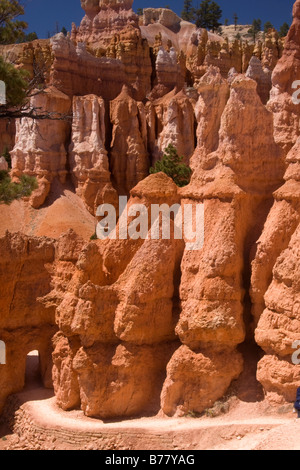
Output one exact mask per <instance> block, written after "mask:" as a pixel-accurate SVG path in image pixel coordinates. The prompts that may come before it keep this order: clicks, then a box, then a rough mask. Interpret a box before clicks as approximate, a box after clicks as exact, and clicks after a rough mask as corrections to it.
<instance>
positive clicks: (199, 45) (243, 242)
mask: <svg viewBox="0 0 300 470" xmlns="http://www.w3.org/2000/svg"><path fill="white" fill-rule="evenodd" d="M81 3H82V6H83V9H84V10H85V13H86V14H85V17H84V18H83V20H82V22H81V24H80V26H79V27H76V26H75V25H74V26H73V28H72V33H71V35H70V37H65V36H63V35H62V34H59V35H57V36H55V37H54V38H52V39H51V40H50V41H45V42H39V41H35V42H34V43H32V44H30V45H18V46H16V47H11V46H6V47H4V48H2V54H5V55H6V57H8V58H10V59H11V60H14V61H15V62H17V63H18V66H19V67H25V68H27V70H28V71H29V72H30V73H32V74H33V73H34V68H33V64H37V63H40V64H42V65H43V67H44V72H45V76H44V78H45V81H46V83H47V88H46V89H45V91H43V92H42V93H39V94H37V95H36V96H35V97H34V98H32V102H31V105H32V106H36V107H41V108H42V109H43V110H46V111H48V112H51V113H53V114H55V115H56V116H57V117H60V118H61V117H62V116H64V117H67V119H58V120H46V121H38V120H35V121H30V120H28V119H21V120H18V121H16V123H14V125H13V126H11V127H6V128H5V127H4V126H2V128H1V135H2V134H4V135H5V139H4V141H5V142H7V145H8V146H9V148H10V150H11V155H12V176H13V178H15V179H17V178H19V177H20V176H21V175H22V174H24V173H25V174H30V175H34V176H36V177H37V179H38V182H39V188H38V189H37V190H36V191H35V192H34V193H33V194H32V196H31V197H30V198H29V199H28V200H23V201H16V202H14V203H13V204H12V206H10V207H6V206H3V205H1V206H0V213H1V215H2V218H1V223H0V234H1V236H2V238H1V245H0V248H1V250H2V251H3V253H2V258H1V259H2V262H1V264H0V279H1V286H2V287H1V294H2V295H1V302H2V303H3V307H2V315H1V319H0V321H1V325H0V339H2V340H4V341H5V342H6V343H7V364H6V365H1V366H0V368H1V369H2V370H3V375H1V379H0V380H1V381H2V380H3V381H4V382H3V383H5V386H3V387H0V398H1V400H0V406H1V407H3V405H4V401H5V399H6V397H7V396H8V395H9V394H11V393H13V392H15V391H17V390H20V389H21V388H22V386H23V383H24V367H25V365H24V364H25V362H24V361H25V359H24V358H25V356H24V355H26V354H27V352H29V351H30V350H32V349H38V350H39V352H40V357H41V372H42V376H43V378H44V379H45V383H46V385H47V386H49V385H51V380H50V378H49V370H50V368H51V367H52V361H53V368H52V380H53V386H54V390H55V394H56V400H57V403H58V405H59V406H60V407H61V408H63V409H64V410H71V409H73V408H76V407H79V406H80V407H81V408H82V410H83V411H84V413H85V414H86V415H87V416H93V417H98V418H102V419H109V418H120V417H130V416H134V415H146V414H153V413H157V412H158V411H159V410H160V411H161V413H163V414H165V415H168V416H174V415H176V416H182V415H186V414H188V413H201V412H203V411H204V410H205V409H206V408H208V407H210V406H211V405H212V404H213V403H214V402H215V401H216V400H218V399H220V398H222V396H224V394H225V393H226V391H227V390H228V388H229V386H230V384H231V383H232V382H233V381H234V380H235V379H237V378H238V377H239V376H240V374H241V373H242V372H243V370H245V367H246V365H247V364H245V361H247V357H248V356H247V355H245V357H243V355H242V353H241V351H242V350H243V348H241V345H243V346H245V345H246V344H248V343H250V342H254V340H255V341H256V345H257V348H258V347H260V348H261V355H262V356H263V357H262V358H261V360H260V361H259V364H258V368H257V379H258V381H259V382H260V383H261V384H262V386H263V388H264V391H265V393H266V395H267V397H268V398H269V399H271V400H273V401H274V400H275V401H277V402H278V401H293V398H294V395H295V390H296V388H297V385H299V380H300V372H299V371H300V369H299V367H300V366H299V365H296V364H293V362H292V359H291V356H292V353H293V352H294V351H293V347H292V343H293V341H295V340H298V339H299V340H300V337H299V334H300V332H299V312H298V310H299V309H298V292H299V289H298V283H299V282H298V280H299V276H298V266H297V259H298V248H297V247H298V238H299V233H298V232H299V230H298V224H299V195H298V194H299V191H298V183H299V180H300V173H299V158H298V153H299V152H298V150H299V145H300V144H299V135H300V132H299V115H300V109H299V105H296V104H295V103H294V102H293V100H292V93H293V89H292V83H293V82H294V81H295V80H297V78H298V79H299V78H300V77H297V73H298V65H299V64H298V61H299V58H298V56H299V50H300V35H299V21H300V14H299V11H300V1H299V0H297V1H296V3H295V6H294V21H293V25H292V27H291V29H290V32H289V34H288V36H287V39H286V42H285V47H284V49H283V44H282V43H281V41H280V39H279V38H278V37H277V36H276V34H275V32H274V31H271V32H270V33H269V34H268V35H266V38H265V41H264V43H257V44H255V45H251V44H248V43H245V42H239V41H237V40H235V41H234V42H230V41H229V40H227V39H224V38H222V37H220V36H216V35H212V34H211V33H208V32H207V31H205V30H197V29H196V28H195V26H194V25H192V24H190V23H187V22H184V21H182V20H181V19H180V18H178V16H177V15H175V14H174V13H173V12H171V11H170V10H167V9H158V10H155V9H146V10H145V11H144V17H143V19H142V20H140V21H139V19H138V17H137V15H135V13H134V12H133V10H132V1H131V0H124V1H121V2H117V1H113V0H111V1H108V0H100V1H99V0H95V1H88V2H85V1H82V2H81ZM278 59H279V60H278ZM292 71H293V72H292ZM170 143H171V144H173V145H174V146H176V148H177V150H178V152H179V154H180V155H182V156H183V157H184V160H185V162H186V163H187V164H189V165H190V166H191V168H192V170H193V174H192V179H191V182H190V184H189V185H188V186H186V187H185V188H181V189H179V188H178V187H177V186H176V185H175V183H174V182H173V181H172V180H171V179H169V178H168V177H167V176H166V175H165V174H162V173H160V174H156V175H151V176H148V175H149V168H150V166H151V165H153V164H154V163H155V162H156V161H157V160H158V159H159V158H160V157H161V156H162V154H163V152H164V149H165V148H166V147H167V146H168V145H169V144H170ZM118 196H129V200H128V203H127V206H126V208H125V211H128V213H129V214H130V211H131V210H132V208H133V206H134V205H135V204H143V206H144V207H145V208H147V209H150V207H151V205H154V204H159V205H161V204H168V205H169V206H172V205H173V204H178V205H181V207H183V208H184V207H185V205H186V204H191V205H195V204H204V217H205V236H204V245H203V247H202V248H201V249H198V250H196V251H191V250H190V249H189V245H188V244H187V243H186V242H185V241H184V240H177V239H172V237H171V239H170V240H165V239H158V240H157V239H151V236H150V232H149V230H150V225H149V224H148V227H147V230H146V232H147V233H148V232H149V233H148V235H149V236H148V237H147V238H146V239H138V240H132V239H122V237H119V239H118V237H117V238H116V239H113V238H109V239H106V240H96V241H91V240H90V237H91V235H93V233H94V230H95V225H96V222H97V221H96V218H95V217H94V216H95V214H96V211H97V207H98V206H99V205H101V204H105V203H110V204H114V206H115V207H116V208H117V207H118ZM132 215H133V214H132V213H131V217H128V221H127V225H126V227H127V228H129V227H130V224H131V223H132V222H133V218H132ZM148 222H150V220H149V221H148ZM171 225H172V229H173V222H172V223H171ZM5 229H8V230H9V231H10V232H11V233H9V232H7V233H5ZM16 232H19V233H16ZM116 233H117V234H120V233H122V226H121V221H119V222H118V225H117V227H116ZM45 235H47V237H43V236H45ZM173 238H174V237H173ZM21 337H22V339H20V338H21ZM37 338H38V339H37ZM51 341H52V345H51ZM51 352H52V353H53V354H52V356H51ZM20 358H22V359H20ZM1 383H2V382H1Z"/></svg>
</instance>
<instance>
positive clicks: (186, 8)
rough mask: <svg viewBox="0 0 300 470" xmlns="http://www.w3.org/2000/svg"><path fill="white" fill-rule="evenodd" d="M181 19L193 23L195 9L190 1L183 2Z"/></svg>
mask: <svg viewBox="0 0 300 470" xmlns="http://www.w3.org/2000/svg"><path fill="white" fill-rule="evenodd" d="M181 18H182V19H183V20H185V21H190V22H191V23H192V22H193V21H194V19H195V9H194V8H193V1H192V0H184V4H183V10H182V13H181Z"/></svg>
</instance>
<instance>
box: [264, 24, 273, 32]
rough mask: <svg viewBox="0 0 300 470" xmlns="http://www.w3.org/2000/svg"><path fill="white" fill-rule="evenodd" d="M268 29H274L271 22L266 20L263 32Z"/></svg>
mask: <svg viewBox="0 0 300 470" xmlns="http://www.w3.org/2000/svg"><path fill="white" fill-rule="evenodd" d="M269 29H274V26H273V25H272V23H270V21H267V22H266V23H265V24H264V33H265V34H267V32H268V31H269Z"/></svg>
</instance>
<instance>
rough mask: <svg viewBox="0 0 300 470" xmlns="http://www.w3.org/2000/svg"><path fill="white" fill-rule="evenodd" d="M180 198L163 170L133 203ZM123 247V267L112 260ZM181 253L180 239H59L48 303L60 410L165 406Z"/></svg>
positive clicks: (122, 412) (103, 412)
mask: <svg viewBox="0 0 300 470" xmlns="http://www.w3.org/2000/svg"><path fill="white" fill-rule="evenodd" d="M176 200H177V201H178V195H177V188H176V186H175V184H174V183H173V182H172V181H171V180H169V178H168V177H167V176H166V175H164V174H158V175H153V176H150V177H149V178H147V179H146V180H144V181H143V182H141V183H140V184H139V185H137V186H136V188H134V190H133V191H132V197H131V200H130V201H129V205H128V208H129V207H131V206H132V204H136V203H145V204H146V207H149V206H150V203H151V202H159V203H161V202H169V203H173V202H174V201H176ZM130 223H131V218H129V220H128V224H130ZM128 226H129V225H128ZM130 246H131V247H132V249H131V252H130ZM116 251H117V257H118V259H120V261H121V263H120V264H119V266H116V265H115V264H114V262H112V260H111V254H114V253H115V252H116ZM181 253H182V248H181V241H180V240H178V241H176V240H173V241H172V240H164V241H162V240H151V239H149V240H137V241H134V240H130V239H129V240H124V241H122V240H106V241H103V242H97V243H95V242H91V243H89V244H86V245H85V246H82V242H81V241H80V240H79V239H78V237H76V236H75V235H74V234H73V233H69V234H67V235H66V236H65V237H63V238H61V239H60V241H59V243H58V248H57V259H56V264H55V268H54V269H53V270H52V271H53V291H52V292H51V293H49V294H48V295H47V296H45V298H44V302H45V304H46V305H49V306H51V305H52V304H53V303H56V305H57V310H56V322H57V324H58V326H59V329H60V334H59V335H58V336H57V337H56V338H55V350H54V355H53V359H54V375H53V377H54V387H55V390H56V396H57V400H58V403H59V405H60V406H61V407H63V408H64V409H70V408H72V407H74V406H75V404H76V403H77V401H78V400H80V402H81V407H82V409H83V410H84V412H85V414H86V415H88V416H98V417H101V418H112V417H118V416H132V415H135V414H138V413H142V412H143V413H146V412H149V411H153V409H156V410H157V409H158V408H159V395H160V391H161V387H162V382H163V380H164V377H165V367H166V364H167V361H168V360H169V358H170V355H171V354H172V352H173V351H174V348H175V345H176V344H177V343H176V341H175V342H174V340H175V333H174V323H175V319H176V316H175V315H176V311H175V310H174V305H173V298H174V295H175V290H176V289H178V279H177V276H176V272H177V269H178V266H179V260H180V257H181ZM120 255H121V256H120ZM122 255H123V256H122ZM119 256H120V257H119ZM110 263H111V264H112V265H113V267H114V269H115V270H116V268H117V270H118V272H117V273H116V272H110V270H109V269H110ZM161 312H163V315H162V314H161ZM145 325H147V327H146V328H145ZM145 365H146V372H145ZM92 377H93V379H92ZM76 381H77V382H76ZM74 384H76V385H74ZM77 384H78V387H77ZM154 407H155V408H154Z"/></svg>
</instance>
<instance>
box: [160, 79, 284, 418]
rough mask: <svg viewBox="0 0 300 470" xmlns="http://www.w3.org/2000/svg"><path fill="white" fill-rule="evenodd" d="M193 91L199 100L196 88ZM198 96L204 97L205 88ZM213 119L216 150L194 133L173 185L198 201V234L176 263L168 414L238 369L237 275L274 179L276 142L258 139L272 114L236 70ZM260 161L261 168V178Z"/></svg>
mask: <svg viewBox="0 0 300 470" xmlns="http://www.w3.org/2000/svg"><path fill="white" fill-rule="evenodd" d="M211 81H212V83H213V86H214V87H216V90H217V91H218V92H219V94H220V95H221V93H223V92H224V91H225V90H226V88H225V89H224V85H222V80H220V79H219V80H218V79H217V80H216V75H215V73H214V71H213V70H212V77H211ZM207 82H210V80H209V77H206V82H204V83H207ZM211 90H213V87H211V88H210V93H212V91H211ZM199 92H200V98H199V100H200V99H201V93H202V92H201V88H199ZM203 94H204V100H203V102H204V103H205V102H207V99H208V89H207V87H204V88H203ZM220 95H219V96H220ZM221 96H222V95H221ZM201 102H202V99H201ZM209 112H211V113H212V112H215V108H214V107H211V108H210V110H209V109H207V113H209ZM212 121H213V119H212V118H210V119H208V122H212ZM217 122H218V121H217ZM219 122H220V129H219V143H218V148H217V149H216V150H215V152H213V153H209V154H207V153H205V148H203V143H202V138H201V137H202V134H200V139H199V148H197V149H196V151H195V154H194V156H193V158H192V161H193V166H194V173H193V176H192V180H191V183H190V185H189V186H187V187H186V188H183V190H181V193H182V196H183V197H185V198H193V200H195V199H196V200H197V201H198V202H203V203H204V211H205V239H204V246H203V248H202V250H200V251H196V252H192V251H187V250H185V252H184V254H183V258H182V262H181V272H182V275H181V284H180V299H181V312H180V316H179V321H178V324H177V326H176V333H177V335H178V336H179V338H180V340H181V342H182V343H183V344H184V345H185V346H184V347H182V348H181V349H179V350H178V351H176V352H175V354H174V355H173V357H172V358H171V360H170V362H169V364H168V367H167V378H166V381H165V384H164V387H163V391H162V409H163V411H164V412H165V413H166V414H169V415H174V414H177V415H178V414H182V413H187V412H188V411H190V409H191V408H192V410H193V411H196V412H201V411H203V410H204V409H205V408H206V407H207V406H208V405H209V404H210V401H209V400H210V397H213V398H212V401H215V400H217V399H218V398H220V396H222V395H223V393H224V390H226V389H227V387H228V386H229V384H230V382H231V381H232V380H233V379H234V378H236V377H238V376H239V374H240V373H241V371H242V368H243V361H242V357H241V356H240V354H239V353H238V352H237V350H236V347H237V345H238V344H240V343H242V342H243V341H244V339H245V334H246V325H245V324H244V319H243V314H244V311H245V308H246V307H245V305H244V302H245V299H244V296H245V288H246V279H245V276H246V272H247V269H248V263H249V261H248V257H249V256H250V247H251V240H255V239H256V238H255V237H256V233H257V231H258V230H259V228H260V224H261V222H262V221H261V220H259V218H258V217H257V214H258V213H259V214H260V217H261V218H262V220H263V218H264V217H266V215H267V210H268V200H271V196H272V191H273V190H274V189H276V187H278V186H279V184H280V182H281V175H282V169H283V165H282V158H281V151H280V148H279V147H278V146H277V145H276V144H275V142H274V140H273V136H272V135H271V136H270V137H269V140H268V142H267V141H266V135H268V132H267V131H266V128H267V127H268V126H271V125H272V115H271V113H269V112H268V111H266V109H265V107H264V106H263V105H262V103H261V101H260V99H259V97H258V95H257V93H256V84H255V82H254V81H252V80H250V79H246V78H244V77H241V76H238V77H237V78H236V79H235V80H234V81H233V83H232V86H231V91H230V96H229V99H228V101H227V103H226V106H225V108H224V111H223V114H222V117H221V120H219ZM264 127H265V130H264ZM239 129H243V131H240V130H239ZM247 136H249V137H248V139H247ZM250 136H251V137H250ZM264 145H266V148H265V151H263V152H261V151H262V146H264ZM207 150H208V149H207ZM262 167H264V168H268V170H267V172H266V173H265V175H266V177H265V178H263V179H262V178H261V175H260V173H261V171H262ZM247 168H248V171H247V170H246V169H247ZM246 173H248V176H247V174H246ZM250 174H251V177H250ZM247 329H248V325H247ZM229 362H230V364H231V367H230V368H227V364H228V363H229ZM188 377H189V378H188ZM202 381H203V382H202ZM184 383H187V384H189V385H187V386H184V385H183V384H184ZM191 384H192V385H191ZM195 384H197V385H195ZM202 384H203V385H202ZM204 384H205V385H204ZM199 389H200V390H199ZM190 407H191V408H190Z"/></svg>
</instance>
